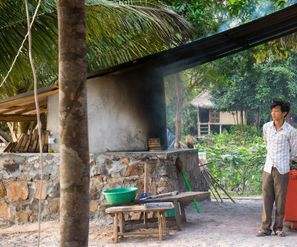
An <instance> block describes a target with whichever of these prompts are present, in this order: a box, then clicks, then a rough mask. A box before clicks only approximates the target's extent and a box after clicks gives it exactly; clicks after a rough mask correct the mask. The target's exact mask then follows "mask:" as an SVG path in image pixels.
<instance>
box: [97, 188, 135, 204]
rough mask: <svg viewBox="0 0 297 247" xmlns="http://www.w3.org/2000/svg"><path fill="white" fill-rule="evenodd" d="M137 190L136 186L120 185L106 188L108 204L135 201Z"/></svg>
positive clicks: (104, 192)
mask: <svg viewBox="0 0 297 247" xmlns="http://www.w3.org/2000/svg"><path fill="white" fill-rule="evenodd" d="M137 190H138V189H137V188H136V187H118V188H111V189H105V190H104V191H103V194H104V196H105V199H106V201H107V203H108V204H110V205H121V204H128V203H131V202H134V201H135V197H136V193H137Z"/></svg>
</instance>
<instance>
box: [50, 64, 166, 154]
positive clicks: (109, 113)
mask: <svg viewBox="0 0 297 247" xmlns="http://www.w3.org/2000/svg"><path fill="white" fill-rule="evenodd" d="M87 95H88V121H89V123H88V124H89V144H90V152H91V153H100V152H104V151H132V150H133V151H136V150H146V149H147V139H148V138H149V137H159V138H160V139H161V144H162V146H163V147H164V148H165V147H166V146H167V140H166V106H165V93H164V85H163V79H162V77H161V76H160V75H159V74H157V73H154V72H153V71H152V70H144V69H138V70H137V71H129V72H125V73H118V74H111V75H106V76H102V77H96V78H92V79H88V81H87ZM78 127H79V126H78ZM47 128H48V130H49V131H50V132H51V133H52V135H53V136H52V137H53V138H55V139H56V141H57V143H55V144H52V145H50V148H51V149H52V150H53V151H55V152H58V148H59V145H58V143H59V138H58V137H59V131H58V96H57V95H55V96H51V97H49V99H48V127H47Z"/></svg>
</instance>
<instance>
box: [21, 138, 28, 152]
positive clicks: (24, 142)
mask: <svg viewBox="0 0 297 247" xmlns="http://www.w3.org/2000/svg"><path fill="white" fill-rule="evenodd" d="M29 141H30V136H29V135H25V137H24V140H23V143H22V146H21V150H20V151H21V152H22V153H26V146H27V143H28V142H29Z"/></svg>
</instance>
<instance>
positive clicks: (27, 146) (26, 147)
mask: <svg viewBox="0 0 297 247" xmlns="http://www.w3.org/2000/svg"><path fill="white" fill-rule="evenodd" d="M31 140H32V134H29V135H28V140H27V143H26V145H25V148H24V152H26V153H28V149H29V146H30V143H31Z"/></svg>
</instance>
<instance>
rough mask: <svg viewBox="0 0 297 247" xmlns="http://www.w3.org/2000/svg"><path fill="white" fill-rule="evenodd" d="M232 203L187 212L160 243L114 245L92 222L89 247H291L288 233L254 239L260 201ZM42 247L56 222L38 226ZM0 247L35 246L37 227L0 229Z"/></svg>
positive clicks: (292, 236) (51, 239) (54, 240)
mask: <svg viewBox="0 0 297 247" xmlns="http://www.w3.org/2000/svg"><path fill="white" fill-rule="evenodd" d="M236 202H237V203H236V204H233V203H231V202H228V201H227V202H225V203H224V204H221V203H217V202H214V201H211V202H210V201H207V202H203V203H202V212H201V213H200V214H197V213H195V212H194V211H193V210H192V208H191V207H189V208H188V209H187V217H188V223H187V224H186V225H185V227H184V229H183V230H182V231H174V230H172V231H170V236H168V237H167V239H166V240H164V241H158V240H157V239H154V238H149V239H147V238H144V239H139V238H138V239H135V238H129V239H124V240H122V241H121V242H120V243H118V244H116V245H115V244H113V243H112V242H111V231H110V228H107V229H102V228H100V227H99V226H98V223H96V222H95V221H92V222H91V225H90V238H89V246H98V247H99V246H118V247H121V246H125V247H126V246H137V247H142V246H176V247H177V246H181V247H184V246H190V247H192V246H201V247H227V246H228V247H229V246H232V247H237V246H246V247H253V246H255V247H256V246H257V247H259V246H265V247H272V246H275V247H285V246H286V247H295V246H297V232H288V236H287V237H285V238H280V237H277V236H269V237H263V238H257V237H255V234H256V232H257V229H258V227H259V222H260V212H261V203H262V202H261V200H259V199H256V198H254V199H250V198H249V199H240V200H237V201H236ZM41 238H42V246H46V247H51V246H58V245H59V244H58V243H59V242H58V239H59V228H58V222H45V223H43V225H42V235H41ZM0 246H4V247H10V246H30V247H31V246H37V224H28V225H20V226H13V227H10V228H6V229H0Z"/></svg>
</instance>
